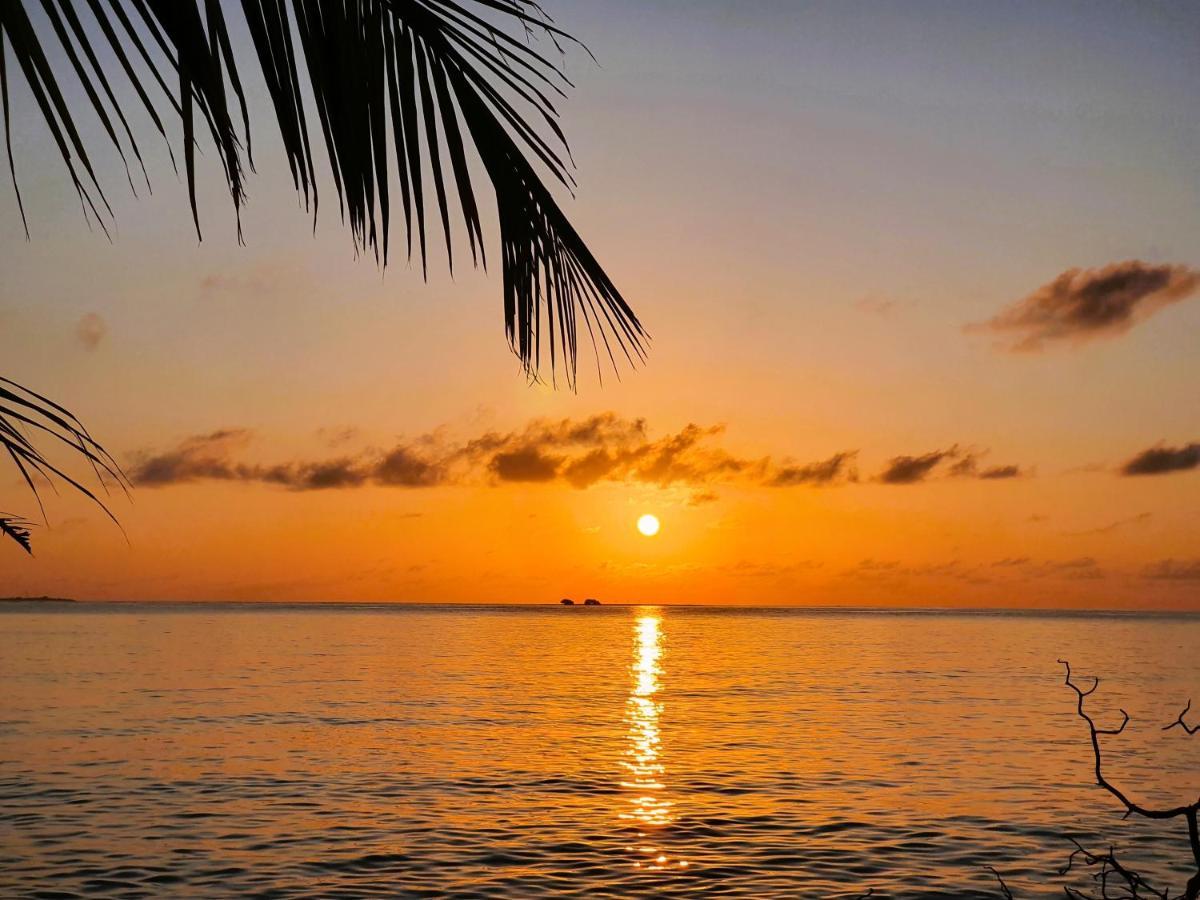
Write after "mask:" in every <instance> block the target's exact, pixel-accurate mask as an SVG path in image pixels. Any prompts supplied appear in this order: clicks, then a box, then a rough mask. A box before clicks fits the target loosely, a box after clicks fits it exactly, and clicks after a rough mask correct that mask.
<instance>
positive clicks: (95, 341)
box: [75, 313, 108, 350]
mask: <svg viewBox="0 0 1200 900" xmlns="http://www.w3.org/2000/svg"><path fill="white" fill-rule="evenodd" d="M107 334H108V323H107V322H105V321H104V319H103V318H101V317H100V316H99V315H98V314H96V313H87V314H86V315H85V316H83V317H82V318H81V319H80V320H79V321H78V322H77V323H76V325H75V337H77V338H78V339H79V343H81V344H82V345H83V349H85V350H95V349H96V348H97V347H99V346H100V342H101V341H103V340H104V338H105V336H106V335H107Z"/></svg>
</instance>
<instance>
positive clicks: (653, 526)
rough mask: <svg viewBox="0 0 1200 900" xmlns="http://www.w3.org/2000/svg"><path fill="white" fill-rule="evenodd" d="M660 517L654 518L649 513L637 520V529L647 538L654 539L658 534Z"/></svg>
mask: <svg viewBox="0 0 1200 900" xmlns="http://www.w3.org/2000/svg"><path fill="white" fill-rule="evenodd" d="M658 527H659V526H658V517H657V516H652V515H650V514H649V513H646V515H644V516H642V517H641V518H640V519H638V520H637V529H638V531H640V532H641V533H642V534H644V535H645V536H646V537H654V535H656V534H658Z"/></svg>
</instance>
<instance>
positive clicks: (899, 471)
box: [876, 444, 1025, 484]
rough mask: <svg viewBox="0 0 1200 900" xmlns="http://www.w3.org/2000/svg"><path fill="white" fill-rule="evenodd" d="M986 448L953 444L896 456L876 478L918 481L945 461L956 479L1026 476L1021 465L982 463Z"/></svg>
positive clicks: (992, 479)
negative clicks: (967, 448)
mask: <svg viewBox="0 0 1200 900" xmlns="http://www.w3.org/2000/svg"><path fill="white" fill-rule="evenodd" d="M985 455H986V451H976V450H963V449H961V448H959V447H958V445H957V444H956V445H954V446H952V447H950V448H949V449H946V450H931V451H929V452H928V453H922V454H919V455H917V456H893V457H892V458H891V459H890V460H888V462H887V464H886V465H885V466H884V468H883V471H881V472H880V473H879V475H877V476H876V480H877V481H880V482H882V483H883V484H917V483H918V482H921V481H925V480H927V479H928V478H929V477H930V476H932V475H933V474H934V471H935V470H936V469H937V468H938V467H939V466H941V464H942V463H951V465H949V467H948V468H947V474H949V475H952V476H954V477H956V478H981V479H984V480H985V481H1002V480H1004V479H1008V478H1019V477H1021V476H1022V475H1024V474H1025V473H1024V471H1023V470H1022V469H1021V467H1020V466H1016V465H1002V466H981V464H980V460H981V459H982V458H983V457H984V456H985Z"/></svg>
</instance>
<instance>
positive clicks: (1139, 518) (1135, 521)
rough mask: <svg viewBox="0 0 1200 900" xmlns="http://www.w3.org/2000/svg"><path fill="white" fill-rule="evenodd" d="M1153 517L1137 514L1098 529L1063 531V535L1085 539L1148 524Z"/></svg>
mask: <svg viewBox="0 0 1200 900" xmlns="http://www.w3.org/2000/svg"><path fill="white" fill-rule="evenodd" d="M1153 517H1154V514H1153V513H1148V512H1144V513H1139V514H1138V515H1136V516H1129V517H1128V518H1126V519H1118V520H1117V521H1115V522H1109V523H1108V524H1107V525H1101V526H1099V527H1098V528H1085V529H1084V530H1083V531H1064V532H1063V534H1064V535H1066V536H1067V537H1085V536H1090V535H1094V534H1111V533H1112V532H1114V531H1116V530H1117V529H1118V528H1124V527H1125V526H1127V525H1139V524H1141V523H1142V522H1149V521H1150V520H1151V519H1152V518H1153Z"/></svg>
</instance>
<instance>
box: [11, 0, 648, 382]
mask: <svg viewBox="0 0 1200 900" xmlns="http://www.w3.org/2000/svg"><path fill="white" fill-rule="evenodd" d="M36 2H37V5H38V6H39V8H40V9H42V10H43V19H38V20H37V21H36V24H35V20H34V19H33V18H31V16H30V15H29V14H28V11H27V7H29V8H30V9H32V7H33V6H34V5H35V0H7V2H4V3H0V101H2V105H3V112H4V126H5V137H6V144H7V138H8V135H9V133H10V118H11V110H10V106H9V91H8V86H7V71H6V69H5V67H4V59H5V57H6V55H11V57H12V58H13V59H14V60H15V61H16V63H17V66H16V68H17V69H19V70H20V71H21V73H22V74H23V75H24V77H25V80H26V82H27V83H28V84H29V87H30V90H31V93H32V94H33V97H34V100H35V102H36V105H37V108H38V111H39V112H40V114H41V116H42V118H43V119H44V120H45V122H46V124H47V126H48V128H49V130H50V133H51V136H52V137H53V139H54V141H55V143H56V145H57V147H58V150H59V153H60V154H61V156H62V159H63V161H64V163H65V165H66V168H67V171H68V173H69V175H70V177H71V179H72V183H73V184H74V186H75V189H76V190H77V191H78V193H79V196H80V199H81V202H82V204H83V207H84V212H85V215H86V216H88V217H89V218H90V219H92V220H94V221H96V222H99V223H100V225H101V227H102V228H104V229H105V230H106V231H107V223H108V222H109V220H110V219H111V217H112V210H111V207H110V206H109V204H108V201H107V198H106V197H105V194H104V192H103V190H102V188H101V186H100V181H99V179H98V177H97V174H96V171H95V169H94V167H93V165H92V159H93V156H95V155H96V154H94V153H89V150H94V148H89V147H88V146H87V144H86V142H85V141H84V139H83V138H82V137H81V132H80V129H79V128H77V127H76V124H75V121H76V116H77V115H79V114H81V112H82V111H81V110H76V109H72V108H71V107H70V106H69V105H68V104H67V102H66V101H65V100H64V99H63V91H62V90H61V88H60V81H61V79H62V78H63V77H64V76H65V75H66V74H68V73H69V74H70V75H71V76H72V77H74V78H76V79H77V80H78V81H79V82H81V83H82V84H83V86H84V90H85V94H86V97H87V101H88V102H87V104H86V105H87V106H88V107H89V108H90V109H91V111H92V112H93V113H94V114H95V115H96V116H98V117H99V119H100V122H101V124H102V125H103V126H104V133H105V135H106V138H107V141H108V142H109V143H111V144H112V145H113V146H114V147H115V148H116V150H117V152H118V154H119V157H120V159H121V161H122V163H124V165H125V168H126V177H127V180H128V181H129V183H130V185H131V186H132V185H133V184H134V177H133V175H132V174H131V173H130V172H129V160H128V156H132V157H133V160H134V161H135V164H136V165H137V166H138V167H139V168H140V169H141V174H142V175H143V176H144V180H146V182H147V184H149V177H148V176H147V175H146V174H145V170H144V167H142V164H141V160H142V153H141V150H140V148H139V146H138V143H137V140H136V138H135V134H134V129H133V128H131V126H130V124H129V121H130V117H129V116H128V115H127V114H126V112H127V111H126V110H124V109H123V108H122V100H121V99H119V98H120V97H121V96H122V95H123V93H124V95H128V94H129V92H128V91H125V92H122V91H120V90H118V89H117V88H116V87H115V85H116V84H117V82H118V81H122V82H127V83H129V84H130V85H131V86H132V91H133V95H134V96H136V98H137V102H138V104H140V106H141V107H142V108H143V109H144V110H145V111H146V112H147V113H148V114H149V117H150V121H151V122H152V123H153V125H154V127H155V129H156V130H157V131H158V132H159V133H160V134H161V135H162V136H163V137H164V138H166V135H167V131H166V128H165V126H164V124H163V120H164V116H163V115H162V114H160V109H159V107H160V106H161V105H163V104H164V103H165V104H166V105H167V106H168V107H169V109H170V111H171V113H173V114H174V115H175V116H177V117H178V118H179V120H180V123H181V129H182V134H183V142H182V149H183V159H184V169H185V173H186V178H187V184H188V191H189V197H190V204H191V212H192V216H193V219H194V221H195V223H196V228H197V232H198V233H199V229H200V215H199V210H198V207H197V201H196V191H195V177H196V176H195V166H196V159H195V157H196V144H197V131H198V130H203V131H205V132H207V134H208V136H209V138H210V139H211V141H212V144H213V145H214V146H215V148H216V151H217V158H218V160H219V162H220V165H221V168H222V172H223V175H224V178H225V181H226V184H227V186H228V189H229V194H230V197H231V199H232V201H233V206H234V209H235V212H236V211H238V210H240V209H241V206H242V204H243V203H244V200H245V190H244V171H245V169H246V168H249V167H252V157H251V146H250V117H251V114H250V110H249V108H248V106H247V103H246V96H245V90H244V89H243V81H242V77H241V74H240V72H239V66H241V67H245V66H246V65H247V60H246V59H244V58H243V59H239V51H240V43H237V42H235V41H234V40H233V38H231V27H230V26H231V25H233V24H235V23H233V21H232V19H230V20H229V21H227V19H226V16H227V14H228V15H229V16H234V15H240V19H241V24H242V25H244V26H245V31H246V33H247V34H248V35H249V43H250V45H251V47H252V48H253V53H254V56H253V61H252V62H253V65H254V68H255V70H256V72H257V73H258V76H260V77H261V78H262V80H263V82H264V83H265V85H266V90H267V93H268V95H269V96H270V100H271V106H272V108H273V112H274V118H275V123H276V126H277V127H278V130H279V135H280V137H281V140H282V145H283V150H284V155H285V157H286V160H287V165H288V169H289V172H290V174H291V177H292V180H293V183H294V185H295V188H296V191H297V193H298V194H299V195H300V196H301V197H302V199H303V201H304V204H305V206H306V208H310V209H311V210H312V214H313V215H314V217H315V216H316V214H317V209H318V188H317V181H318V179H317V175H316V165H315V161H314V153H313V142H314V141H316V140H322V141H324V146H325V150H326V156H327V158H328V161H329V165H330V175H331V177H332V181H333V184H334V187H335V189H336V192H337V199H338V208H339V212H340V215H341V217H342V219H343V221H344V222H345V223H346V224H347V225H348V226H349V231H350V234H351V238H352V241H353V243H354V247H355V250H356V252H360V251H361V252H369V253H371V254H372V255H374V256H375V257H376V259H378V260H379V261H380V262H381V263H383V264H386V263H387V261H388V257H389V251H390V244H391V232H392V228H391V224H392V217H393V213H394V209H395V207H396V206H400V207H401V208H402V209H403V217H404V234H405V250H406V253H407V255H408V257H409V258H410V259H411V258H412V255H413V245H414V243H415V244H416V252H417V255H418V256H419V258H420V262H421V266H422V271H426V270H427V265H428V260H427V237H428V235H427V226H430V225H431V223H427V221H426V219H427V214H426V213H427V206H430V205H432V206H435V207H436V213H434V214H433V215H435V216H436V221H437V223H438V225H440V230H441V232H442V238H443V240H444V241H445V246H446V252H447V259H448V262H449V264H450V267H451V270H453V264H454V259H453V256H454V247H453V241H452V232H453V231H454V228H453V227H452V224H451V220H452V217H458V216H461V221H462V226H463V230H465V232H466V237H467V243H468V247H469V249H470V253H471V258H472V260H473V262H475V263H476V264H480V263H482V264H484V265H486V254H485V251H484V240H483V228H482V223H481V221H480V211H479V204H478V202H477V200H476V194H475V186H474V185H473V183H472V180H471V173H470V164H469V162H468V157H469V150H470V148H472V147H473V148H474V152H475V154H476V155H477V156H478V158H479V160H480V162H481V163H482V168H483V171H484V172H486V174H487V177H488V179H489V180H490V181H491V184H492V187H493V189H494V191H495V195H496V205H497V210H498V219H499V223H498V224H499V234H500V249H501V253H500V256H501V265H502V269H503V281H504V289H503V291H504V318H505V330H506V333H507V336H508V339H509V342H510V344H511V346H512V348H513V350H514V352H515V353H516V354H517V355H518V356H519V358H520V359H521V363H522V365H523V367H524V368H525V370H526V372H527V373H529V374H531V375H534V376H536V375H537V373H538V371H539V370H540V369H541V367H542V366H543V364H545V363H547V362H548V363H549V367H550V370H551V374H552V375H554V373H555V372H556V370H557V368H558V367H559V366H561V367H562V368H563V369H564V371H565V375H566V379H567V382H568V384H571V385H573V384H574V383H575V375H576V358H577V350H578V337H577V323H578V320H579V319H580V318H581V317H582V319H583V322H584V326H585V329H586V330H587V333H588V338H589V340H590V343H591V344H592V346H593V350H594V351H595V352H596V355H597V361H598V362H599V359H600V357H601V356H605V357H607V359H608V360H609V361H610V362H612V363H613V364H614V366H615V365H616V361H617V358H618V356H620V357H623V358H624V359H626V360H628V361H630V362H633V361H636V360H638V359H642V358H644V349H645V342H646V334H645V332H644V330H643V328H642V326H641V324H640V322H639V321H638V318H637V316H636V315H635V314H634V312H633V310H632V309H631V308H630V307H629V305H628V303H626V301H625V300H624V298H623V297H622V296H621V294H620V292H619V291H618V290H617V288H616V286H615V285H614V284H613V282H612V280H611V279H610V278H609V277H608V275H607V274H606V273H605V271H604V269H603V268H602V267H601V266H600V264H599V263H598V262H597V260H596V259H595V257H594V256H593V255H592V253H591V252H590V251H589V249H588V247H587V245H586V244H585V243H584V241H583V239H582V238H581V237H580V236H579V234H578V232H577V231H576V230H575V229H574V228H573V227H572V226H571V224H570V222H569V221H568V219H567V218H566V215H565V214H564V213H563V211H562V209H561V208H560V207H559V205H558V204H557V203H556V201H555V200H554V198H553V196H552V194H551V191H550V189H549V187H548V185H547V183H546V182H545V181H543V179H542V177H541V176H540V175H539V173H538V170H539V169H540V170H542V171H544V172H545V173H547V174H548V176H549V180H550V181H553V182H557V183H559V184H560V185H561V186H563V187H564V188H566V189H567V190H568V191H569V190H570V189H571V188H572V186H573V185H574V180H573V177H572V174H571V170H572V167H573V163H572V161H571V154H570V148H569V146H568V145H567V141H566V138H565V136H564V134H563V132H562V130H561V128H560V127H559V125H558V122H557V117H558V110H557V108H556V106H555V103H556V102H557V100H558V99H559V98H561V97H563V96H565V90H566V88H567V87H569V86H570V81H569V80H568V79H567V78H566V76H565V74H564V73H563V71H562V69H561V67H560V66H559V65H558V64H556V63H555V62H553V61H552V60H551V59H549V58H548V56H547V55H546V54H545V53H543V52H541V51H540V50H539V49H538V47H537V45H536V44H535V43H533V42H532V41H531V40H530V37H531V35H533V34H534V33H540V34H542V35H544V36H548V37H549V39H550V41H551V42H552V43H553V45H554V47H555V48H556V51H557V52H559V53H561V52H562V44H561V41H568V40H572V39H571V38H570V37H569V35H567V34H566V33H565V32H563V31H561V30H560V29H559V28H558V27H557V26H556V25H554V24H553V22H552V21H551V20H550V18H549V17H548V16H547V15H546V14H545V13H544V11H543V10H542V9H541V7H540V6H539V5H538V4H537V3H536V2H532V0H338V2H330V0H241V2H240V4H234V3H231V2H229V0H225V2H224V3H222V0H86V6H87V10H88V13H89V14H90V18H91V21H90V22H88V23H84V22H82V21H81V19H80V16H79V11H80V7H81V6H82V3H81V2H80V0H36ZM235 9H236V10H237V13H234V12H233V10H235ZM43 21H44V22H46V23H48V25H43V24H42V22H43ZM89 26H90V27H89ZM39 29H40V31H39ZM234 30H236V29H234ZM41 32H44V33H41ZM51 40H53V41H55V42H56V43H57V44H58V46H59V48H61V51H62V52H51V53H47V52H46V46H47V45H48V43H49V42H50V41H51ZM98 48H101V49H103V48H106V49H107V53H99V52H97V50H98ZM102 59H108V60H109V62H108V63H107V65H106V64H105V63H104V62H102V61H101V60H102ZM302 73H303V77H302ZM125 102H129V101H128V99H127V100H126V101H125ZM307 110H315V113H316V115H315V118H316V122H315V123H313V122H311V121H310V118H312V116H310V115H309V113H308V112H307ZM389 145H390V147H389ZM168 147H170V142H169V141H168ZM127 154H128V156H127ZM172 162H174V153H172ZM9 164H10V170H11V173H12V177H13V180H14V184H15V183H16V181H17V173H16V164H15V162H14V161H13V159H12V154H11V152H10V153H9ZM393 173H394V176H395V180H396V181H397V182H398V183H399V186H400V197H399V198H393V197H392V196H391V191H390V180H391V178H392V175H393ZM451 194H456V195H457V199H458V203H457V206H458V210H457V212H452V209H451V207H452V203H451ZM18 202H19V203H20V197H19V194H18ZM20 211H21V216H22V221H23V222H24V221H25V211H24V208H23V207H21V209H20ZM238 227H239V236H240V222H239V226H238ZM432 227H434V228H436V227H437V226H436V225H432ZM601 344H602V345H603V351H601V349H600V346H601ZM547 357H548V358H547Z"/></svg>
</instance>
